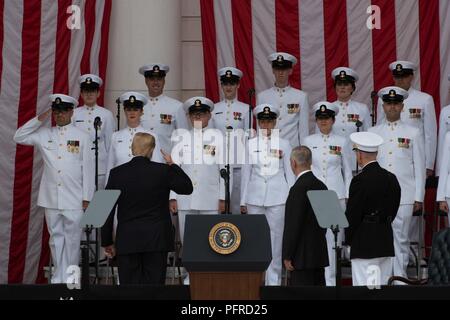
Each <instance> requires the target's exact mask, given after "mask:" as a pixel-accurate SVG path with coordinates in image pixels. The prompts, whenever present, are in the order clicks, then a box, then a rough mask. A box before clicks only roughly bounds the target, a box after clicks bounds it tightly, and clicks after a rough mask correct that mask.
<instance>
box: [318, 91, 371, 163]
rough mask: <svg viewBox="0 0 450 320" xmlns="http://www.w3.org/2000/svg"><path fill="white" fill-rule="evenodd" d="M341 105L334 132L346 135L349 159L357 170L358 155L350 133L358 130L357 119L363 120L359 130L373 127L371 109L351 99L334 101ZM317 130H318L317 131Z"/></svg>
mask: <svg viewBox="0 0 450 320" xmlns="http://www.w3.org/2000/svg"><path fill="white" fill-rule="evenodd" d="M334 104H335V105H337V106H338V107H339V114H338V115H337V116H336V122H335V123H334V125H333V132H334V133H336V134H338V135H340V136H342V137H344V138H345V139H346V140H347V147H348V152H346V156H348V160H349V163H350V166H351V168H352V170H356V155H355V153H354V152H352V149H351V143H348V142H349V140H350V135H351V134H352V133H353V132H357V127H356V123H357V121H361V122H362V126H361V128H360V129H359V131H361V132H363V131H367V130H368V129H369V128H370V127H371V121H372V120H371V117H370V111H369V108H368V107H367V105H365V104H363V103H360V102H357V101H353V100H350V101H348V102H340V101H336V102H334ZM316 132H317V131H316Z"/></svg>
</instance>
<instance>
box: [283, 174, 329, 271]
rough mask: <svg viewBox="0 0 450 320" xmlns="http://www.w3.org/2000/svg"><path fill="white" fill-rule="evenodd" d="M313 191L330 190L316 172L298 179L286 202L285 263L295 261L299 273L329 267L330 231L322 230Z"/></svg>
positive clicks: (294, 264) (293, 262)
mask: <svg viewBox="0 0 450 320" xmlns="http://www.w3.org/2000/svg"><path fill="white" fill-rule="evenodd" d="M309 190H327V187H326V186H325V184H323V183H322V182H321V181H320V180H319V179H317V178H316V177H315V176H314V174H313V173H312V172H307V173H305V174H303V175H302V176H300V178H298V179H297V181H296V182H295V184H294V186H293V187H292V188H291V190H290V191H289V197H288V199H287V202H286V212H285V218H284V219H285V220H284V221H285V222H284V233H283V260H291V261H292V264H293V266H294V268H295V269H296V270H301V269H317V268H323V267H326V266H328V264H329V262H328V253H327V242H326V239H325V233H326V229H323V228H321V227H320V226H319V224H318V222H317V219H316V216H315V215H314V212H313V209H312V207H311V203H310V202H309V199H308V197H307V195H306V193H307V192H308V191H309Z"/></svg>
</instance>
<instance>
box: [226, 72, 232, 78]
mask: <svg viewBox="0 0 450 320" xmlns="http://www.w3.org/2000/svg"><path fill="white" fill-rule="evenodd" d="M232 75H233V72H231V70H228V71H227V72H226V77H227V78H231V76H232Z"/></svg>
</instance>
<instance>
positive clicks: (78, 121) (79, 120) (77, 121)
mask: <svg viewBox="0 0 450 320" xmlns="http://www.w3.org/2000/svg"><path fill="white" fill-rule="evenodd" d="M75 122H84V120H77V121H75Z"/></svg>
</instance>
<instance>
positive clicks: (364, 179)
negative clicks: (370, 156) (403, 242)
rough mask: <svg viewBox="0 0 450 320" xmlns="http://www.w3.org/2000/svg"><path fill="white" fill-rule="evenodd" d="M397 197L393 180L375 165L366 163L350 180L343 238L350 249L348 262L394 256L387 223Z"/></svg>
mask: <svg viewBox="0 0 450 320" xmlns="http://www.w3.org/2000/svg"><path fill="white" fill-rule="evenodd" d="M400 197H401V189H400V185H399V183H398V180H397V178H396V177H395V175H394V174H392V173H390V172H389V171H387V170H385V169H383V168H381V167H380V165H379V164H378V162H372V163H369V164H368V165H366V167H364V169H363V170H362V172H361V173H360V174H359V175H357V176H355V177H354V178H353V180H352V183H351V185H350V196H349V199H348V203H347V211H346V213H345V214H346V216H347V219H348V221H349V227H348V228H347V229H346V230H345V239H346V242H347V243H348V244H349V245H350V246H351V254H350V258H351V259H356V258H358V259H373V258H380V257H393V256H394V240H393V235H392V225H391V222H392V221H394V219H395V216H396V215H397V211H398V207H399V206H400ZM371 215H372V216H371Z"/></svg>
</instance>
